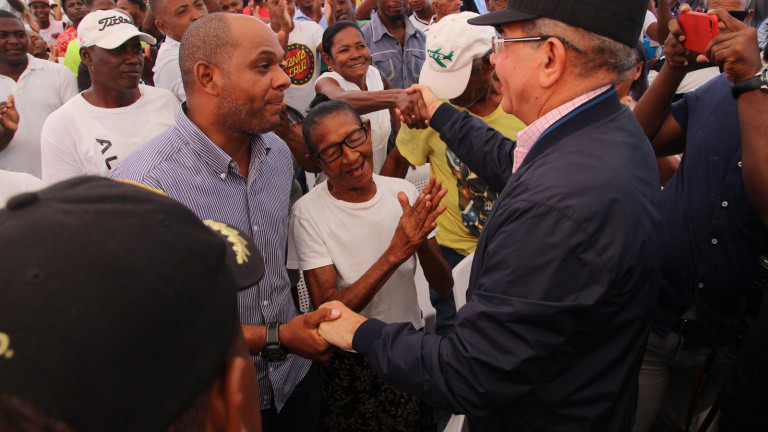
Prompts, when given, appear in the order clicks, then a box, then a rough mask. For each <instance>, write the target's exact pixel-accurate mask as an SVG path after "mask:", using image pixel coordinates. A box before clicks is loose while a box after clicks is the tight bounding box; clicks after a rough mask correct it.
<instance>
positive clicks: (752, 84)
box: [731, 66, 768, 99]
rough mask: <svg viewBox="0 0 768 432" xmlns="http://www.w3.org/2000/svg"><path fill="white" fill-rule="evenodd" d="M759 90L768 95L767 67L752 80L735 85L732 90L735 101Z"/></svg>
mask: <svg viewBox="0 0 768 432" xmlns="http://www.w3.org/2000/svg"><path fill="white" fill-rule="evenodd" d="M757 89H760V91H762V92H766V93H768V69H766V67H765V66H763V68H762V69H761V70H760V72H758V73H756V74H755V76H753V77H752V78H750V79H748V80H745V81H742V82H740V83H737V84H734V85H733V88H731V94H732V95H733V98H734V99H738V98H739V96H741V95H742V94H744V93H746V92H749V91H752V90H757Z"/></svg>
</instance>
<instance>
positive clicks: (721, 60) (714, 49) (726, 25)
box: [697, 9, 763, 83]
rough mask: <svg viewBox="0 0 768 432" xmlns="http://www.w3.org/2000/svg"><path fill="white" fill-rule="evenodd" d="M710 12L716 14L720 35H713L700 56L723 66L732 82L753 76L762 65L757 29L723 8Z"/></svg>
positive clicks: (704, 59) (699, 59) (702, 59)
mask: <svg viewBox="0 0 768 432" xmlns="http://www.w3.org/2000/svg"><path fill="white" fill-rule="evenodd" d="M709 13H710V14H715V15H717V19H718V35H717V36H715V37H714V38H712V40H711V41H710V42H709V45H707V49H706V50H705V52H704V54H703V55H701V56H699V58H698V59H697V60H698V61H707V60H709V61H711V62H712V63H714V64H716V65H718V66H720V67H721V68H723V69H724V70H725V75H726V77H728V80H729V81H731V82H732V83H738V82H741V81H744V80H747V79H749V78H752V76H754V75H755V73H756V72H757V71H759V70H760V69H761V68H762V66H763V65H762V62H761V61H760V47H759V46H758V44H757V31H756V30H755V29H754V28H752V27H750V26H748V25H746V24H744V23H743V22H741V21H739V20H737V19H736V18H734V17H732V16H731V15H730V14H729V13H728V12H726V11H725V10H723V9H715V10H713V11H710V12H709Z"/></svg>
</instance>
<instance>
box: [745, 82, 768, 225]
mask: <svg viewBox="0 0 768 432" xmlns="http://www.w3.org/2000/svg"><path fill="white" fill-rule="evenodd" d="M766 119H768V93H763V92H762V91H759V90H753V91H750V92H747V93H744V94H743V95H741V96H740V97H739V126H740V127H741V156H742V174H743V177H744V188H745V189H746V190H747V195H748V196H749V200H750V202H751V203H752V206H753V207H754V208H755V210H757V212H758V214H759V215H760V217H761V218H762V219H763V223H764V224H765V225H766V226H768V145H766V144H767V143H766V137H768V122H766Z"/></svg>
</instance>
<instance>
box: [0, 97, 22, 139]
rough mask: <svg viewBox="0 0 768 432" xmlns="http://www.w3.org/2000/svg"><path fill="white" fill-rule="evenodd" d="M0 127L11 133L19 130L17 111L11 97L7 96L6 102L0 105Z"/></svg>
mask: <svg viewBox="0 0 768 432" xmlns="http://www.w3.org/2000/svg"><path fill="white" fill-rule="evenodd" d="M0 126H2V127H3V129H5V130H6V131H9V132H13V133H16V131H17V130H19V111H17V110H16V103H15V99H14V98H13V95H8V102H2V103H0Z"/></svg>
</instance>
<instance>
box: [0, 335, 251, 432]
mask: <svg viewBox="0 0 768 432" xmlns="http://www.w3.org/2000/svg"><path fill="white" fill-rule="evenodd" d="M247 353H248V346H247V345H246V342H245V338H244V337H243V334H242V331H241V329H240V323H239V322H237V321H235V325H234V326H233V328H232V340H231V341H230V343H229V346H228V347H227V353H226V360H225V361H226V362H228V361H229V360H230V359H232V358H234V357H237V356H242V357H244V358H245V356H246V355H247ZM247 358H248V359H249V360H250V356H248V357H247ZM224 369H226V364H225V365H224V366H222V370H224ZM219 376H220V374H215V375H214V376H213V377H212V378H211V383H210V384H208V385H207V386H206V388H205V389H203V391H202V392H200V393H199V394H198V395H197V396H196V397H195V399H194V400H193V401H192V402H191V403H190V404H189V406H188V407H187V408H186V409H185V410H184V411H183V412H182V413H181V414H179V416H178V417H177V418H176V419H175V420H174V422H173V423H172V424H171V425H169V426H168V427H167V428H166V429H165V431H166V432H202V431H204V430H205V418H206V416H207V415H208V407H209V404H210V397H211V392H212V391H213V385H214V384H215V382H216V379H218V377H219ZM0 430H2V431H6V430H7V431H18V432H75V431H76V430H75V429H74V428H73V427H72V426H70V425H69V424H67V423H66V422H64V421H63V420H61V419H59V418H57V417H56V416H55V415H53V414H52V413H50V412H48V411H47V410H45V409H43V408H41V407H39V406H37V405H36V404H34V403H32V402H31V401H29V400H27V399H24V398H22V397H19V396H16V395H14V394H10V393H4V392H2V391H0Z"/></svg>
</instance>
